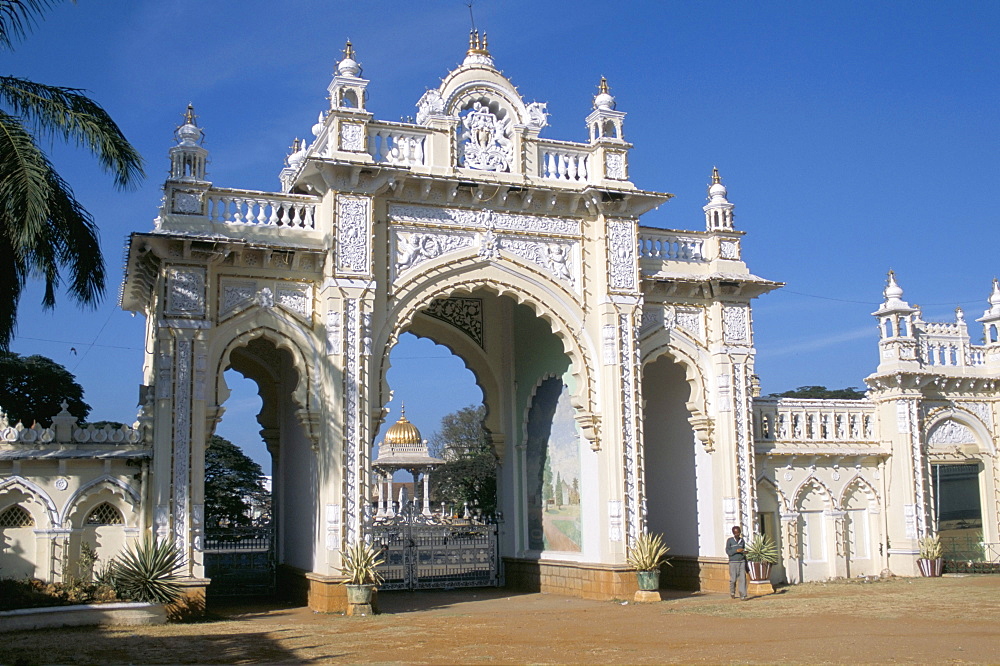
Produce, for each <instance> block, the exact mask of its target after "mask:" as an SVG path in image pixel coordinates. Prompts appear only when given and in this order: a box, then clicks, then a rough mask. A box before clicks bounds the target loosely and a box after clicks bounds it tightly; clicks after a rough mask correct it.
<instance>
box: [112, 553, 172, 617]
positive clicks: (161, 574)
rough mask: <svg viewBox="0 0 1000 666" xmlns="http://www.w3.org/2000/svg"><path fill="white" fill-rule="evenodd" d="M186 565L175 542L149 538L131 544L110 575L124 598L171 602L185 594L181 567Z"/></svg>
mask: <svg viewBox="0 0 1000 666" xmlns="http://www.w3.org/2000/svg"><path fill="white" fill-rule="evenodd" d="M182 564H183V557H182V556H181V552H180V550H178V548H177V545H176V544H174V542H173V541H160V540H158V539H157V538H156V537H153V538H152V539H150V538H149V537H147V538H145V539H144V540H143V541H142V542H132V543H131V544H129V547H128V548H127V549H126V550H125V552H124V553H121V554H120V555H118V556H117V557H116V558H115V559H114V560H113V562H112V564H111V566H110V567H109V571H108V572H107V574H106V575H107V577H108V578H109V580H111V581H112V583H113V584H114V587H115V592H117V593H118V596H119V597H121V598H124V599H131V600H133V601H144V602H148V603H160V604H169V603H173V602H175V601H177V600H178V599H179V598H180V596H181V586H180V585H179V584H178V582H177V580H178V578H179V576H178V575H177V570H178V569H179V568H180V567H181V565H182Z"/></svg>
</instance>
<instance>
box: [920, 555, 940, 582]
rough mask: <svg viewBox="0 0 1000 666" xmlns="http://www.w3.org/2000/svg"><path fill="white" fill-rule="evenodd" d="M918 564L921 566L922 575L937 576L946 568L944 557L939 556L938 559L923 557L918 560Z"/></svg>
mask: <svg viewBox="0 0 1000 666" xmlns="http://www.w3.org/2000/svg"><path fill="white" fill-rule="evenodd" d="M917 566H918V567H920V575H921V576H925V577H927V578H937V577H938V576H940V575H941V572H942V571H943V570H944V558H941V557H939V558H937V559H936V560H928V559H925V558H923V557H921V558H920V559H918V560H917Z"/></svg>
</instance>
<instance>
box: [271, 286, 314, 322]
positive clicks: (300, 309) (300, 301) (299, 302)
mask: <svg viewBox="0 0 1000 666" xmlns="http://www.w3.org/2000/svg"><path fill="white" fill-rule="evenodd" d="M277 291H278V294H277V302H278V305H280V306H281V307H283V308H285V309H286V310H289V311H290V312H293V313H295V314H297V315H298V316H300V317H302V318H303V319H309V317H311V316H312V297H311V293H310V291H311V288H310V287H309V285H307V284H289V285H279V286H278V290H277Z"/></svg>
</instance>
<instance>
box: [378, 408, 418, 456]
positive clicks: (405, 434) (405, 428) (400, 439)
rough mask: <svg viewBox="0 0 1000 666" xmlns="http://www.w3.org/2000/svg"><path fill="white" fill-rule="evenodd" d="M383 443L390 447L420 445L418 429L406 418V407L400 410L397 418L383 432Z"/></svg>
mask: <svg viewBox="0 0 1000 666" xmlns="http://www.w3.org/2000/svg"><path fill="white" fill-rule="evenodd" d="M383 441H384V445H385V446H388V447H392V448H396V449H399V448H407V447H413V446H420V445H421V442H422V440H421V438H420V431H419V430H418V429H417V426H415V425H413V424H412V423H410V421H409V419H407V418H406V408H405V407H404V408H403V409H402V410H401V413H400V415H399V420H398V421H396V423H394V424H393V425H392V426H390V427H389V429H388V430H386V432H385V438H384V440H383Z"/></svg>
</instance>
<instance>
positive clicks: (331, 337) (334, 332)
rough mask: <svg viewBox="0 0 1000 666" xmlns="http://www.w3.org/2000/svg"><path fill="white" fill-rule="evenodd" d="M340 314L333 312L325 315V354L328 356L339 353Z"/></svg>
mask: <svg viewBox="0 0 1000 666" xmlns="http://www.w3.org/2000/svg"><path fill="white" fill-rule="evenodd" d="M340 345H341V336H340V313H339V312H334V311H333V310H331V311H329V312H327V313H326V353H327V355H328V356H332V355H333V354H338V353H340Z"/></svg>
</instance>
